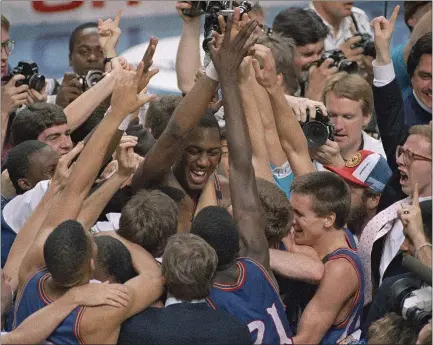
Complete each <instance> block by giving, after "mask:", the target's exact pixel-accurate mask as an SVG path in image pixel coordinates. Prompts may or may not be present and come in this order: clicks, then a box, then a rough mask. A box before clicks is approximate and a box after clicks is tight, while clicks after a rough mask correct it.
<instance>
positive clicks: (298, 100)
mask: <svg viewBox="0 0 433 345" xmlns="http://www.w3.org/2000/svg"><path fill="white" fill-rule="evenodd" d="M286 99H287V102H288V103H289V105H290V107H291V108H292V109H293V112H294V113H295V116H296V120H298V122H306V121H307V111H308V113H309V116H310V119H315V118H316V108H319V109H320V110H321V111H322V113H323V115H328V111H327V110H326V107H325V105H324V104H323V103H322V102H317V101H312V100H311V99H308V98H302V97H295V96H286Z"/></svg>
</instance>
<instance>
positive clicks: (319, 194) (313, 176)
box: [291, 171, 351, 229]
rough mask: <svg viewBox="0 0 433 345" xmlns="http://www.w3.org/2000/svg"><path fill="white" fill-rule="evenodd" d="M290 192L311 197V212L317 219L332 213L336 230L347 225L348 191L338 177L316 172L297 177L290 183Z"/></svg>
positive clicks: (347, 187)
mask: <svg viewBox="0 0 433 345" xmlns="http://www.w3.org/2000/svg"><path fill="white" fill-rule="evenodd" d="M291 192H292V193H297V194H303V195H307V196H311V201H312V208H313V211H314V213H316V214H317V215H318V216H319V217H324V216H327V215H329V214H330V213H334V214H335V228H336V229H342V228H343V227H344V225H345V224H346V223H347V219H348V217H349V213H350V202H351V200H350V189H349V186H348V185H347V184H346V182H344V180H343V179H342V178H341V177H339V176H338V175H336V174H334V173H332V172H329V171H317V172H312V173H309V174H305V175H302V176H298V177H296V178H295V180H294V181H293V183H292V187H291Z"/></svg>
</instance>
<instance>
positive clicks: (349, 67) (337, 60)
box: [318, 49, 358, 73]
mask: <svg viewBox="0 0 433 345" xmlns="http://www.w3.org/2000/svg"><path fill="white" fill-rule="evenodd" d="M326 59H332V60H334V62H333V64H332V65H330V66H329V68H331V67H337V68H338V70H339V71H340V72H341V71H344V72H347V73H356V72H358V64H357V63H356V61H349V60H347V59H346V56H345V55H344V54H343V52H342V51H341V50H339V49H334V50H329V51H327V52H325V53H324V54H323V55H322V56H321V58H320V59H319V61H318V65H319V66H320V65H321V64H322V63H323V62H324V61H325V60H326Z"/></svg>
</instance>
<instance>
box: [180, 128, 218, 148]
mask: <svg viewBox="0 0 433 345" xmlns="http://www.w3.org/2000/svg"><path fill="white" fill-rule="evenodd" d="M187 146H197V147H200V148H202V149H204V150H209V149H212V148H216V147H220V137H219V130H218V128H216V127H213V128H205V127H196V128H195V129H194V130H193V131H192V132H191V134H190V135H189V137H188V145H187Z"/></svg>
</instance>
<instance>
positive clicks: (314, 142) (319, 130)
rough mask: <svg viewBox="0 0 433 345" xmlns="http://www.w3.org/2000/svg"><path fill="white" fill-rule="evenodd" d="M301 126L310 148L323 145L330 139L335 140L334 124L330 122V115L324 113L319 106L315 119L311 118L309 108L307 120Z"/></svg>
mask: <svg viewBox="0 0 433 345" xmlns="http://www.w3.org/2000/svg"><path fill="white" fill-rule="evenodd" d="M301 127H302V130H303V131H304V134H305V137H306V138H307V142H308V147H310V148H314V147H319V146H322V145H323V144H325V143H326V140H328V139H329V140H334V125H333V124H330V123H329V117H327V116H325V115H323V113H322V110H321V109H320V108H318V107H316V118H315V119H314V120H313V119H310V112H309V110H308V109H307V121H306V122H305V123H301Z"/></svg>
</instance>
